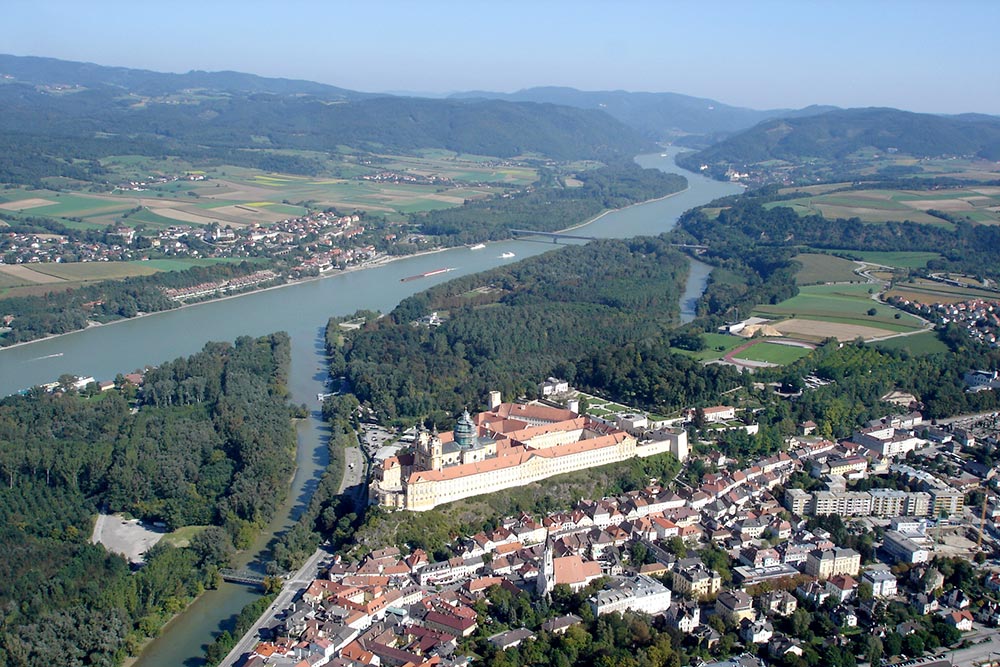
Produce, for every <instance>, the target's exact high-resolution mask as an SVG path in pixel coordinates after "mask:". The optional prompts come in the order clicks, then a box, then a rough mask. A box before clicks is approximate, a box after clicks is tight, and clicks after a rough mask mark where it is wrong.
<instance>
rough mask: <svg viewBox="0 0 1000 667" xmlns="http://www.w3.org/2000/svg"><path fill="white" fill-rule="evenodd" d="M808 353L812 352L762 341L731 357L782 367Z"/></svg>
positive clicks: (794, 346)
mask: <svg viewBox="0 0 1000 667" xmlns="http://www.w3.org/2000/svg"><path fill="white" fill-rule="evenodd" d="M810 352H812V350H811V349H810V348H808V347H803V346H799V345H785V344H782V343H772V342H768V341H766V340H763V341H760V342H759V343H756V344H755V345H751V346H750V347H748V348H747V349H745V350H742V351H741V352H739V353H737V354H734V355H732V356H733V358H734V359H745V360H747V361H758V362H764V363H768V364H776V365H778V366H784V365H785V364H790V363H792V362H793V361H798V360H799V359H801V358H802V357H804V356H806V355H807V354H809V353H810Z"/></svg>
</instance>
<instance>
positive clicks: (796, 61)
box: [0, 0, 1000, 114]
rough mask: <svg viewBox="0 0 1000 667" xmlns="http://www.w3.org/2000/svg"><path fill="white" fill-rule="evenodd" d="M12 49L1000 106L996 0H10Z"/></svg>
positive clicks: (170, 62)
mask: <svg viewBox="0 0 1000 667" xmlns="http://www.w3.org/2000/svg"><path fill="white" fill-rule="evenodd" d="M3 4H4V9H3V13H2V16H3V26H2V28H0V52H3V53H13V54H17V55H38V56H51V57H56V58H64V59H69V60H84V61H88V62H95V63H99V64H102V65H120V66H125V67H136V68H146V69H154V70H160V71H172V72H184V71H188V70H191V69H202V70H220V69H231V70H238V71H244V72H252V73H255V74H262V75H267V76H284V77H289V78H301V79H311V80H314V81H321V82H324V83H330V84H333V85H337V86H342V87H345V88H351V89H355V90H364V91H392V90H409V91H419V92H438V93H440V92H449V91H457V90H472V89H479V90H498V91H513V90H517V89H519V88H527V87H531V86H540V85H562V86H572V87H574V88H581V89H585V90H606V89H625V90H634V91H635V90H643V91H656V92H661V91H671V92H678V93H684V94H688V95H697V96H703V97H711V98H714V99H717V100H720V101H722V102H726V103H728V104H735V105H742V106H750V107H754V108H758V109H761V108H774V107H801V106H806V105H808V104H836V105H839V106H846V107H850V106H894V107H899V108H903V109H909V110H913V111H928V112H945V113H957V112H963V111H977V112H983V113H993V114H1000V39H998V36H997V30H998V26H1000V1H997V0H981V1H979V0H976V1H973V0H966V1H962V0H948V1H945V0H938V1H935V2H925V1H920V0H908V1H903V0H896V1H889V0H886V1H879V0H866V1H863V2H862V1H853V0H827V1H823V2H820V1H813V0H788V1H786V2H766V1H765V2H759V1H756V0H744V1H743V2H718V1H714V0H701V1H700V2H668V0H657V1H650V2H626V1H619V2H615V1H612V0H605V1H601V2H597V1H593V2H591V1H588V0H573V1H556V0H534V1H533V2H521V1H519V0H500V1H494V2H478V1H476V0H453V1H452V2H443V1H440V0H421V1H416V0H414V1H412V2H381V1H379V0H367V1H351V2H346V1H343V0H323V1H319V0H317V1H315V2H305V1H302V0H284V1H280V0H274V1H272V2H263V1H257V0H240V1H238V2H237V1H233V0H201V1H200V2H191V1H190V0H168V1H165V2H148V1H147V2H135V1H134V0H133V1H130V2H118V1H116V0H114V1H104V0H5V1H4V3H3Z"/></svg>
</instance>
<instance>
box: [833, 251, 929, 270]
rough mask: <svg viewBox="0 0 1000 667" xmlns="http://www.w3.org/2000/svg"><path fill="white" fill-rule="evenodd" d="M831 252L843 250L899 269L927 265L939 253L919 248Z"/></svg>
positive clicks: (873, 262)
mask: <svg viewBox="0 0 1000 667" xmlns="http://www.w3.org/2000/svg"><path fill="white" fill-rule="evenodd" d="M831 252H843V253H845V254H848V255H850V256H852V257H858V258H859V259H861V260H862V261H865V262H870V263H872V264H880V265H882V266H895V267H898V268H900V269H922V268H924V267H925V266H927V262H929V261H931V260H933V259H940V258H941V255H940V254H938V253H936V252H925V251H919V250H902V251H896V252H884V251H878V250H839V251H838V250H832V251H831Z"/></svg>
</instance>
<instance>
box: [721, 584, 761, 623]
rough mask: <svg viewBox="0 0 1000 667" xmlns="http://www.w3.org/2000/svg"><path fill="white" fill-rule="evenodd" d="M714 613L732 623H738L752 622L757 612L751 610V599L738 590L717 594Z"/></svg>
mask: <svg viewBox="0 0 1000 667" xmlns="http://www.w3.org/2000/svg"><path fill="white" fill-rule="evenodd" d="M715 613H717V614H719V615H720V616H723V617H725V618H728V619H730V620H731V621H732V622H733V623H740V622H741V621H743V620H744V619H747V620H750V621H753V620H756V618H757V612H755V611H754V608H753V598H751V597H750V596H749V595H747V594H746V593H745V592H743V591H741V590H739V589H736V590H732V591H723V592H721V593H719V597H717V598H716V599H715Z"/></svg>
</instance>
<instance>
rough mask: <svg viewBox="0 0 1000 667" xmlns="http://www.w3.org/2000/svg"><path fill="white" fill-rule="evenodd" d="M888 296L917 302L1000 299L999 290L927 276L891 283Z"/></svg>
mask: <svg viewBox="0 0 1000 667" xmlns="http://www.w3.org/2000/svg"><path fill="white" fill-rule="evenodd" d="M885 296H886V297H887V298H888V297H890V296H896V297H900V298H902V299H908V300H909V301H916V302H917V303H928V304H929V303H959V302H961V301H970V300H972V299H986V300H994V301H996V300H1000V292H995V291H993V290H986V289H978V288H976V287H959V286H956V285H948V284H945V283H942V282H938V281H936V280H928V279H927V278H910V279H909V280H907V281H906V282H900V283H896V284H895V285H893V287H892V289H890V290H889V291H888V292H886V295H885Z"/></svg>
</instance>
